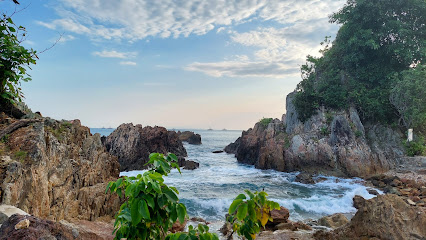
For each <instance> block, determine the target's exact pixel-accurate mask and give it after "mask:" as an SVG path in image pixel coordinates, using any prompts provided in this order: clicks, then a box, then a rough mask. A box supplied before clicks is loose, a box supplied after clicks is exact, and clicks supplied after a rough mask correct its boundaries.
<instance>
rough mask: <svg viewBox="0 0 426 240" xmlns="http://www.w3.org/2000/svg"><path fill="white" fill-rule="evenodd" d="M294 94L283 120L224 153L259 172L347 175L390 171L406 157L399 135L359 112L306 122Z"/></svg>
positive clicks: (259, 126)
mask: <svg viewBox="0 0 426 240" xmlns="http://www.w3.org/2000/svg"><path fill="white" fill-rule="evenodd" d="M294 96H295V92H293V93H290V94H289V95H288V96H287V99H286V110H287V111H286V114H285V115H283V118H282V119H281V120H279V119H271V120H270V121H268V122H266V124H265V122H262V121H261V122H259V123H256V125H255V126H254V127H253V128H252V129H249V130H247V131H244V132H243V133H242V136H241V137H240V138H238V139H237V141H236V142H234V143H232V144H230V145H228V146H227V147H226V148H225V151H226V152H228V153H233V154H235V156H236V157H237V159H238V161H239V162H242V163H246V164H252V165H254V166H255V167H256V168H260V169H276V170H279V171H288V172H290V171H306V172H311V173H323V174H330V175H335V176H347V177H367V176H370V175H373V174H377V173H382V172H386V171H388V170H389V169H390V168H391V167H393V166H394V165H395V164H396V163H397V160H398V159H399V158H400V157H402V156H403V155H404V150H403V146H402V144H401V142H402V141H401V139H402V138H403V135H402V133H401V132H400V131H398V130H394V129H392V128H390V127H387V126H383V125H380V124H363V123H362V122H361V120H360V118H359V116H358V113H357V111H356V110H355V109H354V108H349V109H348V110H346V111H331V110H327V109H325V108H322V109H320V110H318V111H317V113H316V114H315V115H313V116H312V117H311V118H309V119H308V120H307V121H305V122H304V123H303V122H301V121H300V120H299V118H298V115H297V112H296V109H295V106H294V105H293V99H294Z"/></svg>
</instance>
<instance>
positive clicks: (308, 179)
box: [295, 173, 315, 184]
mask: <svg viewBox="0 0 426 240" xmlns="http://www.w3.org/2000/svg"><path fill="white" fill-rule="evenodd" d="M295 181H296V182H300V183H304V184H314V183H315V181H314V179H312V174H309V173H299V174H298V175H297V176H296V179H295Z"/></svg>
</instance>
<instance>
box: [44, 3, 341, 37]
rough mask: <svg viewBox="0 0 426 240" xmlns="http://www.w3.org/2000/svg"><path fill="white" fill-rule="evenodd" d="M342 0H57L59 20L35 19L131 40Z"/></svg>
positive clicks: (314, 13)
mask: <svg viewBox="0 0 426 240" xmlns="http://www.w3.org/2000/svg"><path fill="white" fill-rule="evenodd" d="M343 2H344V0H322V1H320V0H304V1H300V0H287V1H280V0H244V1H237V0H234V1H222V0H210V1H199V0H162V1H151V0H128V1H116V0H103V1H99V0H61V1H59V3H60V4H59V6H57V7H56V10H57V13H58V15H59V18H58V19H55V20H53V21H51V22H38V23H39V24H41V25H43V26H45V27H48V28H50V29H63V30H66V31H70V32H73V33H78V34H85V35H88V36H90V37H92V38H103V39H124V40H129V41H135V40H140V39H144V38H146V37H148V36H152V37H160V38H169V37H173V38H177V37H181V36H183V37H187V36H189V35H191V34H194V35H203V34H206V33H207V32H209V31H211V30H213V29H216V32H221V31H223V29H224V28H226V27H227V26H235V25H238V24H241V23H245V22H248V21H252V20H253V19H257V20H260V21H275V22H279V23H281V24H288V23H297V22H300V21H307V20H310V19H318V18H323V17H327V15H328V14H329V13H331V12H332V10H335V9H338V8H339V7H340V6H341V5H342V3H343Z"/></svg>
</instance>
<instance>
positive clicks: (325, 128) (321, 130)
mask: <svg viewBox="0 0 426 240" xmlns="http://www.w3.org/2000/svg"><path fill="white" fill-rule="evenodd" d="M320 132H321V134H322V135H323V136H327V135H329V134H330V130H328V127H327V126H325V127H322V128H320Z"/></svg>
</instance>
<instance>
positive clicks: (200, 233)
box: [166, 224, 219, 240]
mask: <svg viewBox="0 0 426 240" xmlns="http://www.w3.org/2000/svg"><path fill="white" fill-rule="evenodd" d="M198 239H199V240H219V237H218V236H217V235H216V234H213V233H209V227H208V226H207V225H202V224H198V228H194V227H193V226H189V227H188V232H179V233H171V234H169V235H167V237H166V240H198Z"/></svg>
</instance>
